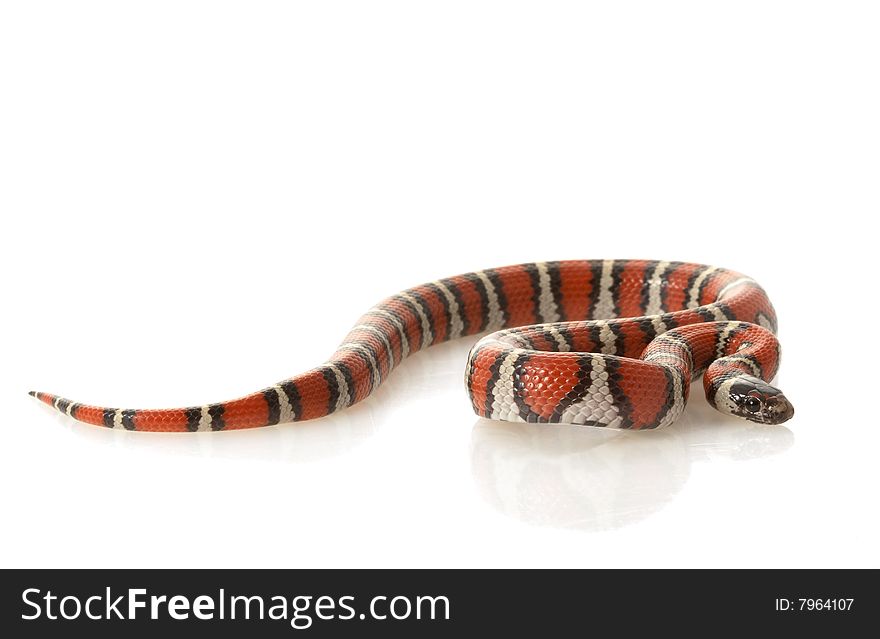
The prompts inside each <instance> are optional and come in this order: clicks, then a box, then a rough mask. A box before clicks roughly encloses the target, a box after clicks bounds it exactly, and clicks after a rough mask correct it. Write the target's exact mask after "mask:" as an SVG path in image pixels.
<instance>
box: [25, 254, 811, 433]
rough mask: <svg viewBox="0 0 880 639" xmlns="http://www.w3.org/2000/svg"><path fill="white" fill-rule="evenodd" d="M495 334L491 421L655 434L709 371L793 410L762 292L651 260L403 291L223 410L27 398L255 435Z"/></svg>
mask: <svg viewBox="0 0 880 639" xmlns="http://www.w3.org/2000/svg"><path fill="white" fill-rule="evenodd" d="M502 329H503V330H502ZM485 331H496V332H493V333H491V334H490V335H487V336H486V337H484V338H483V339H481V340H480V341H479V342H477V344H476V345H475V346H474V348H473V349H472V350H471V353H470V355H469V358H468V365H467V373H466V381H467V388H468V392H469V394H470V398H471V402H472V404H473V408H474V411H475V412H476V413H477V414H479V415H482V416H484V417H488V418H491V419H501V420H507V421H526V422H540V423H551V422H553V423H568V424H585V425H590V426H603V427H607V428H629V429H649V428H660V427H663V426H667V425H669V424H671V423H672V422H673V421H674V420H675V419H676V418H677V417H678V416H679V415H680V414H681V412H682V410H684V407H685V403H686V402H687V397H688V391H689V388H690V382H691V379H692V377H694V376H696V375H699V374H700V373H705V374H704V378H703V385H704V388H705V391H706V397H707V399H708V400H709V402H710V403H711V404H712V405H713V406H714V407H715V408H717V409H718V410H720V411H721V412H723V413H728V414H732V415H738V416H740V417H744V418H746V419H749V420H751V421H755V422H759V423H766V424H777V423H781V422H783V421H785V420H787V419H789V418H790V417H791V416H792V415H793V413H794V410H793V408H792V406H791V404H790V403H789V402H788V401H787V400H786V398H785V397H784V396H783V394H782V393H781V392H780V391H779V390H777V389H776V388H774V387H772V386H770V385H769V382H770V380H772V378H773V376H774V375H775V374H776V370H777V368H778V366H779V343H778V341H777V340H776V337H775V335H774V333H775V331H776V314H775V312H774V310H773V306H772V305H771V304H770V301H769V299H768V298H767V295H766V294H765V292H764V290H763V289H762V288H761V287H760V286H759V285H758V284H757V283H756V282H755V281H754V280H752V279H750V278H748V277H745V276H743V275H740V274H739V273H735V272H733V271H729V270H725V269H721V268H716V267H711V266H703V265H700V264H689V263H683V262H662V261H647V260H583V261H565V262H541V263H530V264H520V265H516V266H508V267H503V268H497V269H489V270H486V271H477V272H475V273H467V274H465V275H458V276H455V277H450V278H447V279H443V280H438V281H435V282H431V283H428V284H423V285H422V286H416V287H414V288H410V289H407V290H405V291H402V292H400V293H398V294H396V295H392V296H391V297H389V298H387V299H385V300H383V301H382V302H380V303H379V304H378V305H376V306H375V307H374V308H373V309H371V310H370V311H369V312H367V313H366V314H365V315H364V316H363V317H361V319H360V320H359V321H358V323H357V324H356V325H355V327H354V328H353V329H352V330H351V332H350V333H349V334H348V336H347V337H346V338H345V341H344V342H343V343H342V345H341V346H340V347H339V348H338V349H337V351H336V352H335V353H334V354H333V355H332V356H331V357H330V359H329V360H328V361H327V362H326V363H324V364H322V365H321V366H318V367H317V368H313V369H312V370H309V371H307V372H305V373H302V374H300V375H297V376H295V377H291V378H290V379H287V380H284V381H282V382H279V383H278V384H276V385H274V386H270V387H268V388H265V389H263V390H261V391H258V392H256V393H252V394H250V395H247V396H245V397H241V398H239V399H235V400H232V401H228V402H222V403H216V404H209V405H206V406H193V407H189V408H177V409H162V410H152V409H148V410H134V409H115V408H103V407H98V406H90V405H86V404H80V403H77V402H72V401H70V400H68V399H64V398H63V397H58V396H56V395H51V394H49V393H38V392H31V395H33V396H35V397H36V398H37V399H39V400H41V401H42V402H44V403H46V404H49V405H50V406H53V407H54V408H56V409H57V410H59V411H61V412H63V413H66V414H67V415H69V416H71V417H73V418H74V419H77V420H79V421H82V422H86V423H89V424H95V425H98V426H106V427H109V428H118V429H125V430H141V431H216V430H224V429H236V428H255V427H259V426H268V425H273V424H279V423H284V422H295V421H303V420H307V419H314V418H316V417H323V416H324V415H329V414H330V413H334V412H336V411H338V410H341V409H343V408H346V407H347V406H350V405H352V404H354V403H355V402H358V401H361V400H362V399H364V398H366V397H367V396H369V395H370V393H372V392H373V390H375V389H376V387H378V386H379V384H381V383H382V381H383V380H384V379H385V378H386V377H387V376H388V375H389V373H390V372H391V371H392V370H393V369H394V367H395V366H397V365H398V364H399V363H400V362H401V361H402V360H403V359H404V358H405V357H407V356H408V355H410V354H411V353H414V352H416V351H419V350H421V349H423V348H427V347H428V346H431V345H432V344H437V343H439V342H444V341H446V340H449V339H455V338H458V337H461V336H464V335H474V334H477V333H482V332H485Z"/></svg>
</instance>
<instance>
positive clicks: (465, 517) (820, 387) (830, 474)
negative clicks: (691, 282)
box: [0, 1, 880, 567]
mask: <svg viewBox="0 0 880 639" xmlns="http://www.w3.org/2000/svg"><path fill="white" fill-rule="evenodd" d="M877 18H878V14H877V9H876V7H875V6H874V5H872V4H871V3H845V4H843V5H841V4H840V3H837V4H834V5H831V4H827V5H825V6H824V7H823V6H822V5H818V4H812V3H795V2H792V3H783V2H746V3H739V4H737V5H736V6H726V5H724V6H722V5H714V4H713V5H707V4H705V3H701V2H694V3H662V5H658V4H656V3H643V4H632V3H626V4H614V3H612V4H610V5H608V4H605V3H603V6H589V5H585V4H584V3H570V4H569V3H551V4H543V5H537V4H531V3H527V4H526V3H509V2H505V3H497V4H495V3H485V2H473V1H469V2H462V3H456V2H453V3H443V4H442V5H436V6H433V8H430V9H429V8H426V6H425V5H423V4H417V5H413V4H412V3H404V2H402V3H382V2H379V3H338V2H326V3H318V4H316V5H313V6H311V7H304V6H301V5H299V4H298V5H296V6H293V5H291V4H290V3H260V4H259V6H257V5H255V4H254V3H239V4H234V3H216V2H212V3H179V2H174V3H151V4H149V5H142V6H139V7H138V8H135V7H134V5H119V4H117V3H112V2H107V3H94V2H83V3H40V4H33V3H18V4H17V5H16V6H11V5H9V4H7V5H4V8H3V9H2V13H0V59H3V60H4V61H6V63H5V64H3V65H0V87H2V91H3V95H4V97H3V99H2V100H0V140H2V142H0V175H2V185H0V186H2V188H0V208H2V211H3V219H4V222H3V232H2V234H0V248H2V250H0V265H2V271H3V273H4V276H3V280H2V281H3V291H4V292H3V300H4V302H3V307H2V308H3V320H2V323H3V327H2V331H0V340H2V368H0V407H2V411H3V412H2V415H3V418H4V420H3V423H4V428H3V439H2V445H0V460H2V463H0V486H2V489H0V490H2V492H0V509H2V513H3V521H4V525H3V526H2V528H0V539H2V543H0V565H2V566H4V567H7V566H57V565H63V566H285V567H298V566H319V567H324V566H410V567H422V566H874V567H877V566H878V565H880V561H878V558H880V555H878V551H877V539H878V537H880V525H878V512H877V493H878V483H880V481H878V480H880V473H878V464H877V459H878V450H880V434H878V433H880V430H878V427H880V417H878V415H880V413H878V409H877V406H876V404H877V401H876V397H877V390H876V388H877V383H878V380H877V374H876V371H877V370H878V366H877V364H876V361H877V360H876V357H877V346H876V338H877V335H878V331H877V330H876V329H875V328H871V327H872V326H875V325H876V324H875V323H876V321H877V320H876V318H877V316H878V313H877V311H878V304H877V292H876V291H877V285H876V275H875V272H876V260H877V256H876V253H877V251H876V238H877V235H876V229H873V230H872V229H870V228H869V223H868V220H869V219H870V218H871V217H872V216H875V215H876V214H877V212H878V209H880V195H878V189H877V176H878V175H880V166H878V164H880V161H878V155H877V149H878V148H880V127H878V122H880V119H878V117H877V114H878V113H880V93H878V87H880V85H878V84H877V82H876V81H874V80H875V79H876V61H877V60H878V59H880V44H878V43H880V41H878V39H877V37H876V25H877ZM580 257H621V258H623V257H647V258H658V259H679V260H689V261H696V262H706V263H715V264H719V265H722V266H725V267H730V268H734V269H737V270H741V271H743V272H745V273H748V274H749V275H751V276H753V277H755V278H756V279H757V280H758V281H759V282H760V283H761V284H762V285H763V286H764V287H765V288H766V289H767V290H768V292H769V294H770V297H771V299H773V300H774V303H775V304H776V308H777V311H778V314H779V319H780V326H781V333H780V337H781V340H782V343H783V349H784V356H783V364H782V371H781V375H780V377H779V380H778V383H779V385H780V386H781V387H782V388H783V389H784V390H785V392H786V395H787V396H788V397H789V398H790V399H792V401H793V402H794V403H795V406H796V410H797V413H796V415H795V418H794V419H793V420H792V421H791V422H789V423H788V424H786V425H785V426H784V427H775V428H759V427H757V426H754V425H752V424H749V423H746V422H739V421H737V420H734V419H732V418H728V417H724V416H722V415H720V414H719V413H717V412H715V411H713V410H712V409H711V408H710V407H708V405H706V403H705V400H704V399H703V397H702V392H701V391H700V389H699V387H695V388H694V392H693V393H692V398H691V404H690V406H689V407H688V409H687V411H686V412H685V415H684V416H683V418H682V419H681V420H680V422H679V423H678V424H676V425H675V426H673V427H672V428H670V429H668V430H666V431H662V432H656V433H623V432H603V431H600V430H594V429H589V428H577V427H546V426H544V427H542V426H531V425H515V424H502V423H494V422H488V421H485V420H478V419H477V418H476V416H474V415H473V414H472V413H471V410H470V407H469V403H468V400H467V397H466V395H465V392H464V389H463V384H462V376H463V366H464V361H465V356H466V353H467V349H468V348H469V346H470V344H471V343H472V342H473V341H474V339H475V338H470V339H466V340H462V341H460V342H457V343H451V344H445V345H442V346H438V347H435V348H433V349H431V350H430V351H428V352H425V353H421V354H418V355H416V356H414V357H413V358H412V359H410V360H409V361H408V362H406V363H405V364H404V365H403V366H402V367H401V368H400V369H398V370H397V371H396V372H395V373H394V374H393V375H392V377H391V378H390V379H389V381H388V382H387V383H386V385H385V386H383V387H382V388H381V389H380V391H379V392H378V393H377V394H376V395H375V396H374V397H373V398H371V399H369V400H368V401H366V402H364V403H362V404H360V405H358V406H356V407H354V408H352V409H350V410H348V411H346V412H344V413H342V414H339V415H337V416H332V417H330V418H326V419H323V420H318V421H315V422H309V423H303V424H298V425H287V426H279V427H275V428H267V429H262V430H258V431H251V432H230V433H219V434H199V435H161V434H142V433H119V432H111V431H108V430H104V429H101V428H96V427H89V426H86V425H82V424H78V423H74V422H72V421H71V420H69V419H67V418H65V417H62V416H60V415H57V414H54V413H52V412H51V411H49V410H48V409H46V408H45V407H43V406H41V405H39V404H37V403H36V402H34V400H33V399H31V398H30V397H28V396H27V394H26V391H28V390H30V389H31V388H34V389H37V390H45V391H48V392H55V393H60V394H63V395H65V396H67V397H70V398H73V399H75V400H78V401H83V402H93V403H107V404H111V405H122V406H131V407H141V408H146V407H161V406H174V405H189V404H201V403H205V402H210V401H219V400H223V399H229V398H231V397H233V396H236V395H239V394H242V393H245V392H249V391H251V390H255V389H256V388H260V387H263V386H265V385H267V384H270V383H273V382H275V381H277V380H280V379H282V378H284V377H286V376H288V375H290V374H292V373H295V372H299V371H300V370H302V369H305V368H307V367H310V366H312V365H314V364H317V363H319V362H320V361H322V359H323V358H324V357H326V356H327V355H328V354H329V353H330V352H332V350H333V348H334V347H335V345H336V344H337V343H338V342H339V340H341V339H342V337H343V336H344V335H345V333H346V331H347V330H348V328H349V327H350V325H351V324H352V323H353V322H354V321H355V320H356V319H357V318H358V317H359V315H360V313H361V312H363V311H364V310H366V309H367V308H368V307H369V306H370V305H371V304H373V303H374V302H376V301H378V300H379V299H380V298H382V297H383V296H384V295H387V294H390V293H394V292H396V291H397V290H399V289H401V288H403V287H406V286H409V285H412V284H417V283H420V282H422V281H428V280H432V279H436V278H438V277H442V276H446V275H452V274H455V273H459V272H464V271H468V270H473V269H476V268H483V267H490V266H499V265H503V264H508V263H517V262H523V261H531V260H543V259H565V258H580Z"/></svg>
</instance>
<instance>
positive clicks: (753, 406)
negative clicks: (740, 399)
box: [745, 397, 761, 413]
mask: <svg viewBox="0 0 880 639" xmlns="http://www.w3.org/2000/svg"><path fill="white" fill-rule="evenodd" d="M745 407H746V410H747V411H749V412H750V413H757V412H758V411H759V410H761V400H760V399H758V398H757V397H749V398H747V399H746V402H745Z"/></svg>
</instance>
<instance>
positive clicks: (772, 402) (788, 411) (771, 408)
mask: <svg viewBox="0 0 880 639" xmlns="http://www.w3.org/2000/svg"><path fill="white" fill-rule="evenodd" d="M763 413H764V415H763V417H764V421H763V423H765V424H781V423H783V422H787V421H788V420H789V419H791V418H792V417H794V406H792V404H791V402H790V401H788V399H787V398H786V397H785V395H783V394H782V393H781V392H780V393H779V394H778V395H775V396H771V397H768V398H767V399H766V400H765V402H764V411H763Z"/></svg>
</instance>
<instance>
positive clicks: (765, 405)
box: [726, 375, 794, 424]
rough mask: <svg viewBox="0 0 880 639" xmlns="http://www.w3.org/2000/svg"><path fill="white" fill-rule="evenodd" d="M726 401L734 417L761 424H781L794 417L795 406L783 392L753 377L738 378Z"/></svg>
mask: <svg viewBox="0 0 880 639" xmlns="http://www.w3.org/2000/svg"><path fill="white" fill-rule="evenodd" d="M726 399H727V402H726V403H727V406H728V407H729V408H730V410H729V412H730V413H731V414H732V415H736V416H737V417H743V418H745V419H748V420H749V421H752V422H757V423H759V424H781V423H782V422H786V421H788V420H789V419H791V418H792V416H793V415H794V406H792V405H791V402H789V401H788V399H786V397H785V395H783V394H782V391H781V390H779V389H778V388H776V387H774V386H771V385H770V384H768V383H767V382H765V381H763V380H761V379H758V378H757V377H753V376H752V375H740V376H737V377H736V378H735V379H734V381H733V383H732V384H730V386H729V390H728V395H727V398H726Z"/></svg>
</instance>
